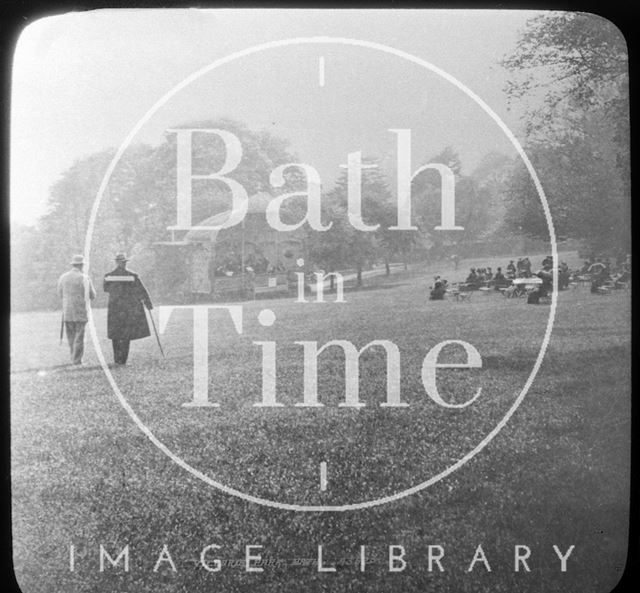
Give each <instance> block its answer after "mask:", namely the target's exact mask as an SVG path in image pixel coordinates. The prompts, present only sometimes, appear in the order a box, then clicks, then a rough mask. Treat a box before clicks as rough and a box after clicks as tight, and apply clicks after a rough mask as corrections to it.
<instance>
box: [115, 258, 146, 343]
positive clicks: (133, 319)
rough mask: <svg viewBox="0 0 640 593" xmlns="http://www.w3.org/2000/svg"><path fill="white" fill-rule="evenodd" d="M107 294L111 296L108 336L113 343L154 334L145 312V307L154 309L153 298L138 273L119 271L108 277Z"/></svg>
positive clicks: (116, 270)
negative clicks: (150, 329)
mask: <svg viewBox="0 0 640 593" xmlns="http://www.w3.org/2000/svg"><path fill="white" fill-rule="evenodd" d="M104 291H105V292H107V293H109V306H108V309H107V335H108V337H109V339H110V340H139V339H140V338H146V337H148V336H150V335H151V332H150V331H149V323H148V321H147V317H146V315H145V312H144V305H146V306H147V308H149V309H151V308H152V304H151V299H150V298H149V293H148V292H147V289H146V288H145V287H144V285H143V284H142V281H141V280H140V278H139V277H138V274H136V273H135V272H132V271H131V270H121V269H118V268H116V269H115V270H113V271H112V272H109V273H108V274H105V277H104ZM143 303H144V305H143Z"/></svg>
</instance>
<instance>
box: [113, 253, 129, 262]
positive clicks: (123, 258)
mask: <svg viewBox="0 0 640 593" xmlns="http://www.w3.org/2000/svg"><path fill="white" fill-rule="evenodd" d="M116 261H129V260H128V259H127V256H126V255H125V254H124V253H117V254H116Z"/></svg>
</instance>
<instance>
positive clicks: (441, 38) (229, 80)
mask: <svg viewBox="0 0 640 593" xmlns="http://www.w3.org/2000/svg"><path fill="white" fill-rule="evenodd" d="M535 14H537V13H534V12H529V11H497V10H496V11H470V10H458V11H449V10H437V11H433V10H432V11H420V10H415V9H414V10H386V11H380V10H368V11H358V10H334V9H333V10H332V9H325V10H291V9H289V10H258V9H244V10H199V9H172V10H168V9H166V10H148V9H147V10H133V9H132V10H128V9H114V10H98V11H90V12H84V13H68V14H62V15H58V16H51V17H46V18H44V19H41V20H39V21H36V22H34V23H32V24H30V25H29V26H27V27H26V29H25V30H24V31H23V33H22V35H21V37H20V39H19V41H18V44H17V46H16V50H15V54H14V62H13V74H12V103H11V143H10V146H11V160H10V162H11V185H10V188H11V193H10V200H11V201H10V218H11V221H12V223H21V224H34V223H35V222H36V221H37V219H38V217H40V216H42V214H44V213H45V212H46V204H47V199H48V195H49V189H50V187H51V186H52V184H54V183H55V182H56V180H57V179H59V178H60V176H61V174H62V173H63V172H64V171H65V170H66V169H68V168H69V167H70V166H71V165H72V164H73V163H74V162H75V161H76V160H78V159H81V158H84V157H86V156H88V155H90V154H92V153H95V152H98V151H102V150H104V149H106V148H110V147H113V148H117V147H118V146H120V145H121V143H122V142H123V141H124V139H125V138H126V137H127V135H128V134H129V133H130V131H131V130H132V129H133V128H134V126H136V124H137V123H138V122H139V121H140V120H141V118H143V117H145V116H148V121H146V123H145V124H144V125H143V126H142V127H141V128H140V130H139V133H138V134H137V135H136V136H135V138H134V139H133V142H134V143H135V142H144V143H148V144H151V145H157V144H159V143H161V142H163V141H164V138H165V136H164V133H165V131H166V129H167V128H170V127H172V126H176V125H180V124H183V123H185V122H188V121H194V120H198V119H213V118H217V117H231V118H233V119H237V120H240V121H243V122H245V123H246V124H247V125H249V127H251V128H252V129H256V130H259V129H266V130H269V131H271V132H272V133H274V134H275V135H277V136H281V137H283V138H286V139H287V140H288V141H289V142H290V150H291V152H293V153H294V154H295V155H296V156H297V158H298V159H299V161H300V162H304V163H307V164H310V165H312V166H314V167H315V168H316V169H317V170H318V172H319V174H320V176H321V179H322V182H323V186H324V187H330V186H331V185H332V184H333V182H334V181H335V179H336V178H337V177H338V175H339V174H340V172H341V169H340V165H341V164H344V163H346V159H347V154H348V153H350V152H354V151H361V152H362V154H363V157H364V158H368V157H373V158H376V159H377V160H378V161H379V162H380V163H381V166H382V167H383V168H384V169H385V171H386V172H389V174H392V173H393V171H394V165H395V159H396V145H395V139H396V135H395V134H394V133H392V132H390V131H389V130H390V129H411V133H412V161H413V168H414V169H415V168H417V167H418V166H419V165H421V164H424V163H426V162H428V159H429V157H432V156H434V155H435V154H437V153H438V152H439V151H440V150H442V149H443V148H444V147H445V146H448V145H450V146H452V147H454V148H455V149H456V150H457V151H458V153H459V155H460V157H461V160H462V164H463V170H464V171H465V172H467V173H468V172H470V170H472V169H473V167H474V166H475V165H476V164H477V163H478V162H479V160H480V159H481V158H482V156H484V155H485V154H487V153H489V152H491V151H498V152H502V153H504V154H506V155H507V156H513V155H514V154H515V150H514V149H513V146H512V145H511V144H510V143H509V141H508V140H507V139H506V136H505V135H504V133H503V132H502V131H501V130H500V129H499V127H498V126H497V125H496V123H495V122H494V121H493V120H491V118H489V116H488V115H487V114H486V113H485V112H484V111H483V110H482V109H481V108H480V107H479V106H478V104H477V103H475V102H474V101H473V100H472V99H471V98H470V97H469V96H468V95H467V94H466V93H465V92H463V91H462V90H461V89H460V88H458V87H457V86H455V85H454V84H452V83H451V82H450V81H448V80H446V79H445V78H443V77H442V76H440V75H438V74H437V73H435V72H434V71H432V70H429V69H426V68H424V67H422V66H420V65H418V64H416V63H413V62H411V61H408V60H406V59H404V58H402V57H400V56H398V55H393V54H390V53H385V52H383V51H380V50H377V49H373V48H371V47H362V46H353V45H347V44H343V43H337V42H336V43H322V44H321V43H307V44H296V45H288V46H284V47H275V48H271V49H266V50H264V51H260V52H256V53H252V54H250V55H245V56H242V57H239V58H237V59H235V60H233V61H231V62H228V63H226V64H223V65H221V66H219V67H217V68H215V69H213V70H210V71H208V72H206V73H204V74H203V75H202V76H200V77H199V78H197V79H195V80H194V81H193V82H191V83H190V84H188V85H186V86H185V87H184V88H183V89H182V90H180V91H179V92H177V93H175V94H174V95H172V96H171V98H170V99H168V100H167V101H166V103H165V104H164V105H163V106H162V107H160V108H159V109H157V110H156V111H155V112H153V114H152V115H149V112H150V109H151V107H152V106H154V104H156V102H157V101H159V100H160V99H161V98H163V97H166V95H167V93H169V92H170V91H171V90H172V89H174V87H176V85H178V84H180V83H181V82H183V81H184V80H185V79H187V77H189V76H190V75H191V74H192V73H194V72H196V71H198V70H200V69H202V68H204V67H206V66H208V65H210V64H212V63H214V62H215V61H216V60H219V59H221V58H224V57H225V56H229V55H231V54H233V53H234V52H239V51H241V50H244V49H247V48H249V47H252V46H255V45H258V44H262V43H266V42H270V41H279V40H284V39H291V38H302V37H304V38H308V37H332V38H349V39H356V40H362V41H367V42H373V43H377V44H382V45H384V46H388V47H391V48H394V49H396V50H400V51H402V52H406V53H408V54H411V55H413V56H415V57H417V58H420V59H421V60H424V61H426V62H428V63H430V64H432V65H433V66H435V67H437V68H439V69H441V70H442V71H444V72H446V73H447V74H449V75H450V76H453V77H454V78H455V79H457V80H458V81H460V82H461V83H462V84H463V85H465V86H466V87H467V88H468V89H470V90H471V91H473V92H474V93H475V94H476V95H478V96H479V97H480V98H481V99H482V100H483V101H484V102H485V103H486V104H487V105H488V106H489V107H490V108H491V109H492V110H493V111H495V112H496V114H497V115H498V116H499V117H500V118H502V120H503V121H504V123H505V124H506V125H507V126H508V127H509V128H510V129H511V130H512V131H513V133H514V134H516V136H517V137H519V138H521V139H522V134H521V133H520V116H521V110H519V109H518V106H517V105H515V106H512V108H511V110H509V109H508V103H507V96H506V94H505V92H504V84H505V81H506V79H507V72H506V71H505V70H504V69H503V68H502V67H501V66H500V65H499V60H500V59H501V58H503V57H504V56H505V55H506V54H508V53H509V52H511V51H513V49H514V48H515V44H516V41H517V36H518V31H519V30H520V29H521V28H522V26H523V25H524V23H525V21H526V20H527V19H528V18H531V17H532V16H534V15H535Z"/></svg>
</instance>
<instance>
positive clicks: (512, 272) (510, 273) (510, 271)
mask: <svg viewBox="0 0 640 593" xmlns="http://www.w3.org/2000/svg"><path fill="white" fill-rule="evenodd" d="M498 269H500V268H498ZM515 277H516V267H515V265H514V264H513V260H509V265H508V266H507V278H508V279H509V280H514V279H515Z"/></svg>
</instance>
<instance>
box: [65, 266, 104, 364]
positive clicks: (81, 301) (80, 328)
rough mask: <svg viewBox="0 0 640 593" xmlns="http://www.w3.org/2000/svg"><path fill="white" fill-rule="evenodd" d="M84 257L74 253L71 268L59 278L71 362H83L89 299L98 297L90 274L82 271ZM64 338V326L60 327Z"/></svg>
mask: <svg viewBox="0 0 640 593" xmlns="http://www.w3.org/2000/svg"><path fill="white" fill-rule="evenodd" d="M83 266H84V258H83V257H82V256H81V255H74V256H73V258H72V260H71V269H70V270H69V271H68V272H65V273H64V274H62V276H60V278H59V279H58V296H59V297H60V299H62V323H63V325H64V329H65V331H66V333H67V341H68V342H69V350H70V351H71V362H73V364H82V355H83V354H84V328H85V326H86V325H87V305H86V303H87V301H88V300H92V299H94V298H96V291H95V290H94V288H93V284H91V279H90V278H89V276H87V275H86V274H84V273H83V272H82V268H83ZM60 340H62V328H61V329H60Z"/></svg>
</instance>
